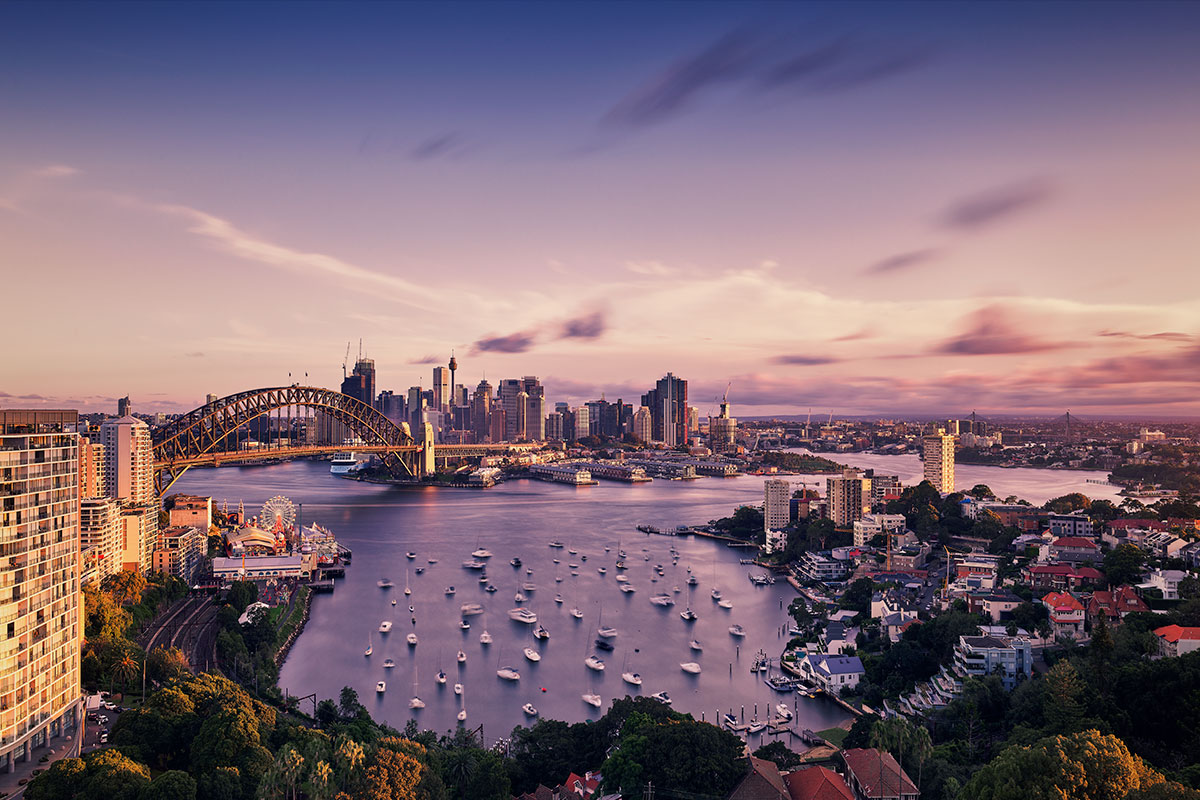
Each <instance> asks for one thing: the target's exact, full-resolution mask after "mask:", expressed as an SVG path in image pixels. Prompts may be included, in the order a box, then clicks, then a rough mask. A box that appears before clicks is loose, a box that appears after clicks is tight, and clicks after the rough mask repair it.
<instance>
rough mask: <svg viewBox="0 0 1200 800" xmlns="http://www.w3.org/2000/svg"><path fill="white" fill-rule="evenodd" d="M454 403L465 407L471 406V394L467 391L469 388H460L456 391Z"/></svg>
mask: <svg viewBox="0 0 1200 800" xmlns="http://www.w3.org/2000/svg"><path fill="white" fill-rule="evenodd" d="M454 403H455V405H458V406H463V407H466V406H470V405H471V399H470V393H469V392H468V391H467V387H465V386H459V387H458V388H457V389H455V390H454Z"/></svg>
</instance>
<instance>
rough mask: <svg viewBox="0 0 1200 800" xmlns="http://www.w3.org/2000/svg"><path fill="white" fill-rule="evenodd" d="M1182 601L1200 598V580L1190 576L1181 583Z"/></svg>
mask: <svg viewBox="0 0 1200 800" xmlns="http://www.w3.org/2000/svg"><path fill="white" fill-rule="evenodd" d="M1178 592H1179V599H1180V600H1195V599H1196V598H1198V597H1200V579H1197V578H1196V577H1195V576H1194V575H1189V576H1187V577H1186V578H1184V579H1183V580H1181V581H1180V582H1179V587H1178Z"/></svg>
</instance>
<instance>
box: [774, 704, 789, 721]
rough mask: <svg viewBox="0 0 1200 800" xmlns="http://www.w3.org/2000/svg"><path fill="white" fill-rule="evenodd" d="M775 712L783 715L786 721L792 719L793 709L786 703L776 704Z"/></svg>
mask: <svg viewBox="0 0 1200 800" xmlns="http://www.w3.org/2000/svg"><path fill="white" fill-rule="evenodd" d="M775 713H776V714H778V715H779V716H780V717H782V718H783V719H784V720H785V721H787V722H791V721H792V710H791V709H790V708H788V707H787V704H786V703H780V704H779V705H777V706H775Z"/></svg>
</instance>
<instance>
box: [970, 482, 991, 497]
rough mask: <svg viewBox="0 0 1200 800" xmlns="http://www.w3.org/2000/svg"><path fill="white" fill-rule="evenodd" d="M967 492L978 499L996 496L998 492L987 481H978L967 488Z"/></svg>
mask: <svg viewBox="0 0 1200 800" xmlns="http://www.w3.org/2000/svg"><path fill="white" fill-rule="evenodd" d="M967 494H969V495H970V496H971V497H974V498H975V499H976V500H987V499H989V498H994V497H995V496H996V493H995V492H993V491H992V490H991V488H990V487H989V486H988V485H987V484H986V483H977V484H975V485H974V486H972V487H971V488H970V489H968V490H967Z"/></svg>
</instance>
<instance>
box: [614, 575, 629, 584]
mask: <svg viewBox="0 0 1200 800" xmlns="http://www.w3.org/2000/svg"><path fill="white" fill-rule="evenodd" d="M617 583H629V577H628V576H627V575H618V576H617Z"/></svg>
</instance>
